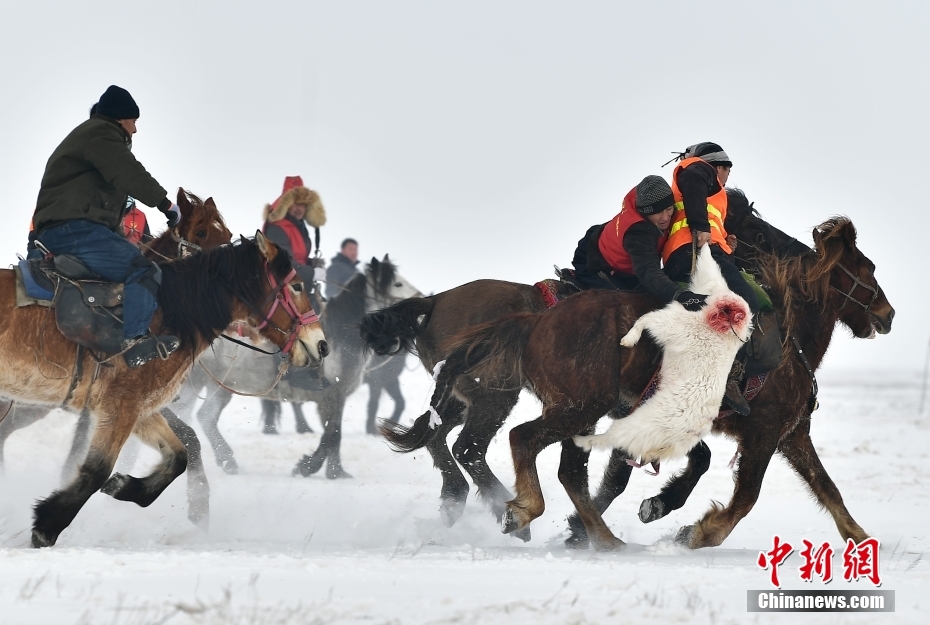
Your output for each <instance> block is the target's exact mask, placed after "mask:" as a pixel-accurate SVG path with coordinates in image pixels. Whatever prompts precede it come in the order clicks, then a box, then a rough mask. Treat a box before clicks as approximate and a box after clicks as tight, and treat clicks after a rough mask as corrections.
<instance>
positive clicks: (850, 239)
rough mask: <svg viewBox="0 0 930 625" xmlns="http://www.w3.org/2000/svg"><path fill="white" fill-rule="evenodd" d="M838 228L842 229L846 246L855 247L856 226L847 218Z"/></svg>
mask: <svg viewBox="0 0 930 625" xmlns="http://www.w3.org/2000/svg"><path fill="white" fill-rule="evenodd" d="M840 228H842V229H843V242H844V243H846V246H847V247H851V248H854V247H856V227H855V226H854V225H853V223H852V222H851V221H849V220H846V222H845V223H843V224H842V225H841V226H840Z"/></svg>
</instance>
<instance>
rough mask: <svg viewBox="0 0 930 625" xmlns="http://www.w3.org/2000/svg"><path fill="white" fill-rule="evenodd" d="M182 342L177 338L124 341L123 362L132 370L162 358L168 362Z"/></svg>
mask: <svg viewBox="0 0 930 625" xmlns="http://www.w3.org/2000/svg"><path fill="white" fill-rule="evenodd" d="M180 346H181V341H180V340H178V337H176V336H170V335H165V336H152V335H151V334H149V335H146V336H137V337H136V338H134V339H124V340H123V360H124V361H126V364H127V365H129V368H130V369H135V368H136V367H141V366H142V365H144V364H145V363H147V362H148V361H150V360H154V359H155V358H161V359H162V360H167V359H168V356H170V355H171V354H173V353H174V352H175V351H176V350H177V349H178V347H180Z"/></svg>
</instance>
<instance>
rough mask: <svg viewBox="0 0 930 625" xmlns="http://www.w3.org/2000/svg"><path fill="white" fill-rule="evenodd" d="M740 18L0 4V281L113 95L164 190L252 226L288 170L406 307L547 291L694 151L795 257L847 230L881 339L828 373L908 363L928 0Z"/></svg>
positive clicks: (929, 332) (748, 8) (916, 284)
mask: <svg viewBox="0 0 930 625" xmlns="http://www.w3.org/2000/svg"><path fill="white" fill-rule="evenodd" d="M761 4H762V3H750V2H726V1H719V0H718V1H717V2H712V3H711V2H700V3H698V2H648V3H646V2H636V3H632V2H577V1H576V2H571V3H568V2H564V3H561V2H558V3H557V2H529V1H521V2H515V1H514V2H507V1H496V2H481V1H470V2H427V1H422V2H414V1H391V2H352V1H344V0H343V1H339V2H305V1H301V2H273V1H265V2H260V3H259V2H248V3H247V2H233V1H229V0H227V1H224V2H205V1H196V0H185V1H183V2H176V1H169V0H160V1H159V2H125V1H124V2H101V1H87V2H80V3H77V2H66V1H57V2H45V1H41V0H36V1H34V2H13V1H11V0H0V67H2V72H0V75H2V78H0V85H2V90H3V91H2V98H0V145H2V147H3V149H2V150H0V189H2V198H3V204H4V214H5V215H6V217H5V218H4V221H5V227H4V228H3V229H2V231H0V250H2V253H0V263H6V262H7V261H9V262H12V261H13V260H14V254H15V253H16V252H18V251H21V250H23V248H24V246H25V240H26V233H27V228H28V224H29V219H30V217H31V214H32V210H33V208H34V206H35V198H36V194H37V193H38V188H39V182H40V180H41V177H42V172H43V170H44V167H45V162H46V160H47V159H48V156H49V155H50V154H51V152H52V151H53V150H54V148H55V147H56V146H57V144H58V143H59V142H60V141H61V140H62V139H63V138H64V137H65V135H66V134H67V133H68V132H69V131H70V130H71V129H72V128H73V127H74V126H76V125H77V124H79V123H80V122H82V121H83V120H84V119H86V117H87V112H88V110H89V108H90V106H91V105H92V104H93V103H94V102H95V101H96V100H97V98H98V96H99V95H100V94H101V93H102V92H103V91H104V90H105V89H106V87H107V86H108V85H110V84H118V85H120V86H122V87H125V88H126V89H128V90H129V91H130V92H131V93H132V94H133V96H134V97H135V99H136V101H137V102H138V104H139V106H140V109H141V119H140V121H139V134H137V135H136V137H135V141H134V148H133V150H134V153H135V154H136V156H137V157H138V158H139V160H140V161H141V162H142V163H143V164H144V165H145V166H146V168H147V169H148V170H149V171H150V172H151V173H152V174H153V175H154V176H155V177H156V179H158V180H159V181H160V182H161V184H162V185H163V186H164V187H165V188H167V189H169V190H171V191H172V193H173V192H174V191H175V190H176V189H177V187H179V186H183V187H185V188H187V189H189V190H191V191H193V192H194V193H197V194H199V195H202V196H213V197H214V198H215V199H216V201H217V204H218V206H219V207H220V209H221V210H222V211H223V213H224V215H225V216H226V219H227V221H228V222H229V224H230V226H231V228H232V229H233V231H234V232H236V233H240V232H241V233H244V234H252V233H254V231H255V229H256V228H258V227H260V225H261V221H260V219H261V210H262V207H263V206H264V204H265V203H266V202H270V201H272V200H274V199H275V198H276V197H277V195H278V194H279V193H280V189H281V183H282V182H283V179H284V176H286V175H295V174H296V175H301V176H303V178H304V180H305V182H306V183H307V185H308V186H310V187H311V188H313V189H316V190H317V191H319V193H320V194H321V196H322V198H323V201H324V203H325V205H326V208H327V213H328V216H329V223H328V224H327V226H325V228H324V229H323V247H324V253H325V255H326V256H327V258H328V257H330V256H332V255H333V254H334V253H335V251H336V250H337V247H338V243H339V241H341V240H342V239H343V238H344V237H346V236H352V237H355V238H357V239H358V240H359V241H360V244H361V253H362V257H363V258H370V257H371V255H372V254H377V255H378V256H379V257H380V256H382V255H383V254H384V253H386V252H389V253H390V254H391V257H392V258H395V259H396V260H397V262H398V263H399V264H400V266H401V271H402V273H403V274H404V275H405V276H406V277H408V278H409V279H410V280H411V281H412V282H413V283H414V284H416V285H417V286H418V287H419V288H420V289H421V290H423V291H424V292H431V291H436V292H438V291H441V290H445V289H448V288H451V287H453V286H456V285H459V284H462V283H464V282H468V281H470V280H473V279H477V278H501V279H507V280H513V281H518V282H535V281H537V280H539V279H542V278H546V277H550V276H551V275H552V265H553V264H555V263H558V264H560V265H563V266H564V265H568V264H569V263H570V261H571V257H572V252H573V250H574V247H575V244H576V242H577V240H578V239H579V238H580V237H581V236H582V235H583V234H584V232H585V230H586V229H587V228H588V226H590V225H591V224H594V223H597V222H603V221H607V220H608V219H610V218H611V217H612V216H613V215H614V214H616V212H617V211H618V210H619V207H620V201H621V199H622V197H623V195H624V194H625V193H626V192H627V191H628V190H629V188H630V187H632V186H633V185H634V184H636V182H638V181H639V180H640V179H641V178H642V177H643V176H645V175H647V174H653V173H661V174H664V175H665V176H666V177H668V176H669V175H670V173H671V172H670V171H669V169H670V168H666V169H664V170H661V169H660V168H659V167H660V165H661V164H662V163H663V162H665V161H666V160H667V159H668V158H669V156H670V154H669V153H670V152H671V151H672V150H682V149H684V148H685V147H686V146H687V145H689V144H691V143H696V142H698V141H707V140H710V141H715V142H718V143H720V144H721V145H722V146H723V147H724V149H726V150H727V152H728V153H729V154H730V156H731V158H732V159H733V161H734V163H735V166H734V169H733V172H732V175H731V177H730V184H731V185H735V186H738V187H741V188H742V189H744V190H745V191H746V192H747V194H748V195H749V197H750V198H751V199H753V200H755V202H756V206H757V207H758V208H760V209H761V211H762V213H763V216H764V217H766V218H767V219H768V220H769V221H770V222H772V223H773V224H775V225H777V226H779V227H781V228H782V229H783V230H785V231H787V232H789V233H791V234H792V235H794V236H796V237H797V238H799V239H800V240H802V241H805V242H808V243H809V242H810V241H811V237H810V230H811V228H812V227H813V226H815V225H816V224H818V223H820V222H821V221H823V220H825V219H826V218H827V217H829V216H831V215H834V214H845V215H848V216H849V217H851V218H852V220H853V221H854V223H855V224H856V225H857V227H858V229H859V243H860V248H861V249H862V250H863V251H864V252H865V253H866V254H867V255H868V256H869V257H870V258H872V260H873V261H875V263H876V265H877V266H878V272H877V276H878V278H879V281H880V283H881V284H882V286H883V288H884V289H885V292H886V294H887V295H888V298H889V300H890V301H891V302H892V304H893V305H894V306H895V308H896V309H897V313H898V314H897V317H896V319H895V328H894V331H893V332H892V333H891V334H890V335H888V336H885V337H879V338H878V339H877V340H875V341H854V340H852V339H850V338H848V335H846V334H844V333H842V332H838V333H837V336H836V338H835V341H834V345H833V347H832V349H831V352H830V354H829V356H828V359H827V361H826V366H829V367H834V368H836V367H846V366H850V367H867V366H882V367H887V366H902V367H909V368H915V369H916V368H920V367H922V366H923V359H924V354H925V349H926V346H927V343H928V338H930V328H928V324H926V323H924V322H923V320H924V319H925V318H926V313H927V309H928V304H930V297H928V295H927V292H928V291H927V288H928V287H927V285H926V278H925V277H924V276H926V274H927V269H926V264H927V262H926V258H927V254H926V253H921V252H923V249H922V248H926V246H927V244H926V241H927V236H926V234H921V229H922V228H923V221H924V218H923V217H922V215H923V214H924V212H925V211H924V210H922V209H924V205H925V203H926V191H925V189H924V186H925V185H924V181H925V179H926V175H925V174H924V173H923V172H924V171H926V169H927V157H926V153H927V150H928V148H930V136H928V135H930V133H928V126H930V123H928V121H927V112H928V111H930V97H928V87H927V78H928V71H927V70H928V59H930V43H928V41H930V38H928V36H927V33H928V32H930V3H927V2H918V1H914V2H898V1H894V2H888V1H886V2H861V1H853V0H847V1H843V2H810V1H802V2H796V1H785V0H783V1H781V2H778V3H766V5H765V6H760V5H761ZM147 212H148V214H149V215H150V218H151V220H152V222H153V225H154V226H155V230H156V231H160V230H161V229H162V228H163V225H164V222H163V218H162V217H161V215H160V214H158V213H157V211H154V210H148V211H147ZM918 278H920V279H918Z"/></svg>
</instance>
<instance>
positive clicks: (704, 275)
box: [574, 245, 752, 464]
mask: <svg viewBox="0 0 930 625" xmlns="http://www.w3.org/2000/svg"><path fill="white" fill-rule="evenodd" d="M709 248H710V246H709V245H705V246H703V247H702V248H701V251H700V254H699V255H698V261H697V266H696V268H695V271H694V275H693V277H692V280H691V285H690V290H691V291H692V292H694V293H702V294H707V296H708V297H707V305H706V306H705V307H704V308H702V309H701V310H699V311H695V312H691V311H688V310H685V307H684V306H682V305H681V304H679V303H678V302H676V301H672V302H671V303H670V304H668V305H667V306H666V307H665V308H662V309H660V310H656V311H654V312H650V313H647V314H645V315H643V316H642V317H640V318H639V319H638V320H637V321H636V323H635V324H634V325H633V327H632V328H631V329H630V331H629V332H628V333H627V334H626V336H624V337H623V338H622V339H621V340H620V344H621V345H623V346H625V347H633V346H634V345H636V343H637V342H638V341H639V339H640V337H641V336H642V333H643V330H646V331H647V332H649V334H650V335H652V337H653V338H654V339H655V341H656V343H658V344H659V346H660V347H661V348H662V351H663V357H662V365H661V369H660V372H659V380H658V385H657V388H656V392H655V394H654V395H653V396H652V397H650V398H649V399H647V400H646V401H644V402H643V403H642V404H641V405H640V406H639V407H638V408H637V409H636V410H634V411H633V412H632V413H631V414H630V415H629V416H628V417H625V418H623V419H619V420H617V421H614V422H613V423H612V424H611V426H610V428H609V429H608V430H607V431H606V432H604V433H603V434H598V435H594V436H576V437H575V439H574V440H575V443H576V444H577V445H578V446H580V447H582V448H584V449H591V448H592V447H610V448H621V449H624V450H626V451H627V452H628V453H629V454H630V455H631V456H632V457H633V458H638V459H639V460H640V462H641V463H643V464H645V463H647V462H653V461H663V460H668V459H671V458H677V457H681V456H683V455H685V454H686V453H687V452H688V450H690V449H691V448H692V447H694V446H695V445H696V444H697V443H698V441H700V440H701V439H702V438H704V436H706V435H707V434H708V433H709V432H710V430H711V427H712V425H713V422H714V418H715V417H716V416H717V414H718V412H719V410H720V402H721V400H722V399H723V393H724V390H725V387H726V382H727V375H728V374H729V372H730V368H731V366H732V364H733V359H734V357H735V356H736V352H737V351H738V350H739V348H740V346H741V345H742V344H743V343H745V342H746V341H747V340H749V335H750V334H751V333H752V321H751V314H750V311H749V306H748V305H747V304H746V300H744V299H743V298H742V297H740V296H739V295H737V294H736V293H734V292H732V291H730V290H729V289H728V288H727V284H726V282H725V281H724V279H723V275H722V274H721V273H720V267H718V266H717V263H716V262H715V261H714V259H713V258H712V257H711V254H710V249H709Z"/></svg>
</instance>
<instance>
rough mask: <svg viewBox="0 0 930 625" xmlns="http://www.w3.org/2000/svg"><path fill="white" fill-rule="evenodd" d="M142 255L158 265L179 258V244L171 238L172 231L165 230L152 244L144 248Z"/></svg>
mask: <svg viewBox="0 0 930 625" xmlns="http://www.w3.org/2000/svg"><path fill="white" fill-rule="evenodd" d="M142 254H143V255H144V256H145V257H146V258H148V259H149V260H152V261H155V262H156V263H157V262H161V261H163V260H166V259H174V258H178V244H177V242H175V241H174V240H173V239H172V238H171V230H165V231H164V232H163V233H161V234H160V235H158V236H157V237H155V238H154V239H153V240H152V242H151V243H149V244H148V245H146V246H145V247H143V250H142Z"/></svg>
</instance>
